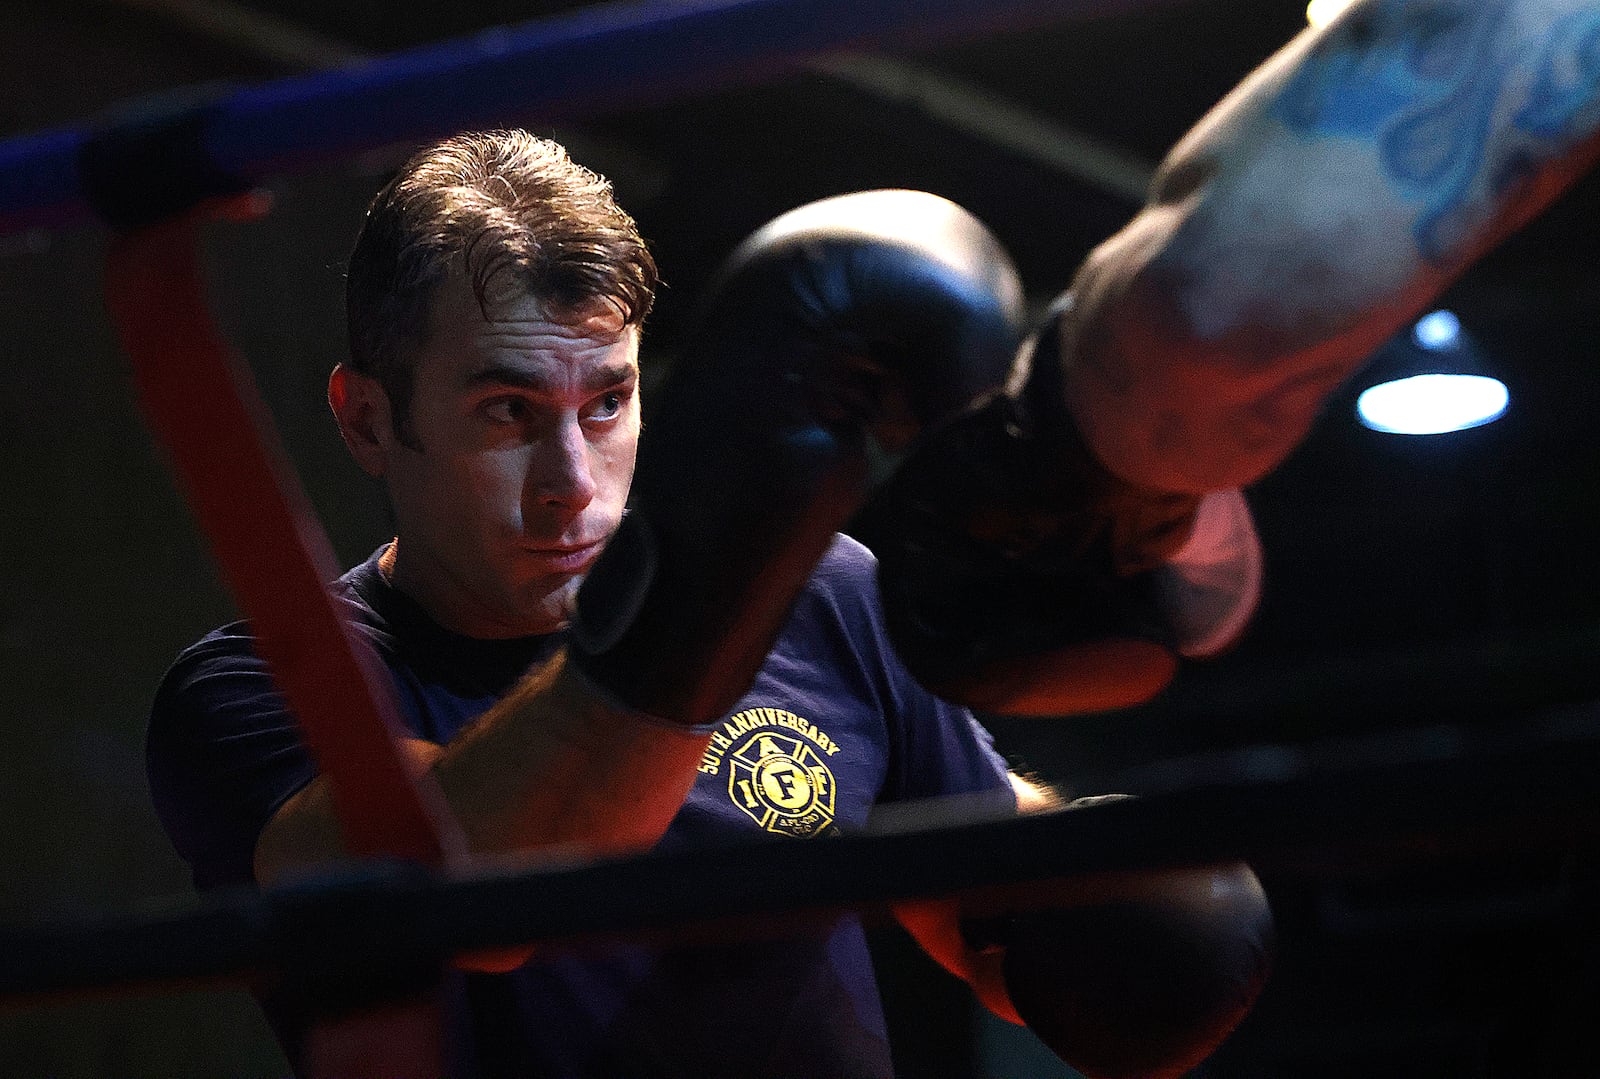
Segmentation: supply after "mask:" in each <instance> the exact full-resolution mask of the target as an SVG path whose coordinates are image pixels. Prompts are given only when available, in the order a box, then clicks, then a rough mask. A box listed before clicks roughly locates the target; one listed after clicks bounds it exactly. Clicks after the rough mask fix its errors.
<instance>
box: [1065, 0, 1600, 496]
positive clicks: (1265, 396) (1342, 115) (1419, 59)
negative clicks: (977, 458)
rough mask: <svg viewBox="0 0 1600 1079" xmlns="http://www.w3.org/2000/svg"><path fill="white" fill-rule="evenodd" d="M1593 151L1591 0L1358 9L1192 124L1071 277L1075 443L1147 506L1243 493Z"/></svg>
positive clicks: (1595, 29) (1595, 81)
mask: <svg viewBox="0 0 1600 1079" xmlns="http://www.w3.org/2000/svg"><path fill="white" fill-rule="evenodd" d="M1597 133H1600V0H1358V2H1357V3H1356V4H1355V5H1354V6H1353V7H1351V8H1350V9H1349V10H1348V11H1347V12H1346V13H1345V15H1343V16H1342V17H1341V18H1339V19H1338V20H1336V21H1335V22H1334V23H1333V24H1332V25H1331V26H1329V27H1327V28H1326V29H1324V30H1323V31H1321V32H1317V33H1312V32H1307V33H1306V34H1303V35H1301V36H1300V37H1299V38H1297V39H1296V40H1295V41H1293V42H1291V43H1290V44H1289V45H1288V46H1286V47H1285V48H1284V49H1283V50H1282V51H1280V52H1279V53H1278V54H1277V55H1276V56H1274V57H1273V58H1272V59H1271V60H1269V61H1268V62H1267V63H1266V64H1264V65H1262V67H1261V68H1259V69H1258V70H1257V71H1256V72H1254V73H1253V74H1252V75H1251V76H1250V77H1249V78H1247V79H1246V80H1245V81H1244V82H1243V83H1242V84H1240V86H1239V88H1238V89H1237V90H1235V91H1234V92H1233V93H1232V94H1230V95H1229V96H1228V97H1227V98H1226V99H1225V100H1224V101H1223V102H1221V103H1220V104H1219V105H1218V106H1217V107H1216V108H1215V109H1213V110H1212V111H1211V112H1210V113H1209V114H1207V116H1206V117H1205V118H1204V119H1203V120H1202V121H1201V122H1200V123H1199V124H1198V125H1197V126H1196V127H1195V129H1194V130H1193V131H1192V132H1190V134H1189V135H1188V136H1186V137H1185V138H1184V139H1183V141H1182V142H1180V143H1179V144H1178V146H1177V147H1176V148H1175V149H1174V150H1173V152H1172V154H1171V155H1170V156H1169V158H1168V160H1167V162H1166V164H1165V165H1164V166H1163V168H1162V170H1161V174H1160V176H1158V177H1157V180H1156V183H1155V185H1154V189H1153V195H1152V200H1151V203H1150V205H1149V206H1147V207H1146V208H1145V210H1144V211H1143V212H1142V213H1140V214H1139V215H1138V216H1137V217H1136V218H1135V219H1134V220H1133V221H1132V222H1131V223H1130V224H1129V225H1128V227H1127V228H1125V229H1123V230H1122V231H1121V232H1120V233H1119V234H1118V235H1117V236H1115V237H1113V238H1112V239H1111V240H1109V241H1107V242H1106V243H1105V244H1103V245H1102V246H1101V247H1100V248H1099V249H1097V250H1096V252H1095V253H1094V254H1093V255H1092V256H1091V258H1090V259H1089V261H1088V262H1087V263H1086V264H1085V266H1084V267H1083V268H1082V269H1081V270H1080V271H1079V274H1078V275H1077V277H1076V279H1075V280H1074V284H1073V287H1074V289H1075V291H1076V292H1077V294H1078V300H1079V302H1078V305H1077V308H1076V309H1075V319H1074V320H1073V322H1072V324H1071V325H1069V326H1067V327H1066V330H1065V337H1064V340H1063V353H1064V354H1065V355H1070V356H1071V357H1072V366H1071V367H1070V368H1069V373H1068V377H1067V386H1068V388H1067V395H1068V399H1069V403H1070V405H1071V407H1072V408H1073V410H1074V414H1075V415H1076V416H1077V417H1078V419H1079V422H1080V425H1081V426H1082V427H1083V429H1084V432H1085V437H1086V438H1087V439H1088V440H1089V444H1090V445H1091V446H1092V447H1093V448H1094V450H1095V452H1096V453H1097V454H1099V455H1100V457H1101V459H1102V460H1103V461H1105V462H1107V463H1108V464H1109V465H1110V466H1111V467H1112V468H1113V470H1114V471H1117V472H1119V473H1120V474H1121V475H1123V476H1125V477H1127V478H1129V479H1134V480H1136V481H1139V482H1143V483H1147V484H1150V485H1152V486H1159V487H1165V488H1168V489H1183V490H1190V491H1197V490H1207V489H1213V488H1217V487H1223V486H1228V485H1231V484H1238V483H1244V482H1249V481H1250V480H1253V479H1255V478H1257V477H1259V476H1260V475H1262V474H1263V473H1265V472H1266V471H1267V470H1269V469H1270V468H1272V467H1273V466H1274V465H1275V464H1276V463H1277V462H1278V461H1280V460H1282V458H1283V456H1284V455H1285V454H1287V453H1288V451H1289V450H1290V449H1291V448H1292V447H1293V446H1294V444H1295V442H1296V441H1297V440H1298V439H1299V438H1300V437H1301V436H1302V435H1303V434H1304V433H1305V431H1306V430H1307V429H1308V428H1309V426H1310V424H1311V423H1312V421H1313V420H1314V418H1315V416H1316V414H1317V411H1318V410H1319V408H1320V406H1321V403H1322V402H1323V401H1324V400H1325V399H1326V397H1327V395H1328V393H1330V392H1331V391H1332V390H1333V389H1334V387H1336V386H1337V385H1338V383H1339V382H1340V381H1341V380H1342V379H1343V378H1345V377H1347V376H1348V375H1349V374H1350V373H1351V372H1353V371H1354V370H1355V369H1356V368H1358V367H1359V366H1360V365H1361V363H1362V362H1363V361H1364V360H1365V358H1366V357H1367V356H1368V355H1370V354H1371V352H1372V351H1373V350H1374V349H1375V348H1376V347H1377V346H1378V345H1379V344H1381V343H1382V342H1383V341H1384V340H1385V339H1386V338H1388V337H1389V336H1390V335H1391V334H1393V333H1394V332H1395V331H1396V330H1398V329H1399V328H1400V327H1401V326H1402V325H1404V324H1405V322H1406V320H1408V319H1411V318H1414V317H1415V316H1416V315H1417V314H1418V312H1419V311H1420V310H1421V309H1422V308H1423V306H1424V305H1425V304H1427V303H1429V302H1430V301H1431V300H1432V299H1433V298H1434V297H1435V296H1437V295H1438V294H1439V292H1440V291H1442V290H1443V289H1444V288H1445V287H1446V286H1447V285H1448V284H1449V283H1450V281H1451V280H1452V279H1453V278H1454V277H1455V276H1456V275H1457V274H1459V273H1460V272H1461V271H1462V270H1464V269H1465V268H1466V267H1467V266H1468V265H1469V264H1470V263H1471V262H1472V261H1473V260H1474V259H1476V258H1477V257H1479V256H1480V255H1482V254H1483V253H1484V252H1485V251H1486V250H1488V249H1489V248H1490V247H1492V246H1493V245H1494V244H1495V243H1497V242H1498V241H1499V240H1500V239H1502V238H1503V237H1504V236H1506V235H1507V234H1508V233H1509V232H1511V231H1512V230H1513V229H1515V228H1516V227H1517V226H1519V225H1521V224H1522V223H1523V222H1525V221H1526V220H1527V219H1528V218H1530V217H1531V216H1532V215H1533V214H1534V213H1535V212H1537V211H1538V210H1539V209H1540V208H1541V207H1543V206H1544V205H1545V204H1547V203H1548V202H1549V201H1550V200H1551V199H1553V198H1554V197H1555V196H1556V195H1557V194H1559V193H1560V191H1561V190H1562V189H1564V188H1565V187H1566V186H1567V185H1568V184H1570V183H1571V181H1572V180H1573V179H1575V178H1576V177H1577V176H1578V175H1579V174H1580V173H1581V172H1582V171H1583V169H1584V168H1586V167H1587V166H1588V164H1590V163H1591V162H1592V161H1593V160H1594V158H1595V156H1596V154H1597V152H1600V137H1597Z"/></svg>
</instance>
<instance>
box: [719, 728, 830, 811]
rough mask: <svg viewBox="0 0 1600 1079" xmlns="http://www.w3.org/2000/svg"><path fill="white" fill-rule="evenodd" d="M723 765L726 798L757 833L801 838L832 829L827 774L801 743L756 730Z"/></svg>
mask: <svg viewBox="0 0 1600 1079" xmlns="http://www.w3.org/2000/svg"><path fill="white" fill-rule="evenodd" d="M784 715H785V716H786V717H787V715H788V714H787V713H784ZM800 722H801V723H803V722H804V721H800ZM727 760H728V762H729V764H730V765H731V767H730V768H729V769H728V797H730V798H732V799H733V804H734V805H736V806H738V807H739V808H740V809H742V810H744V811H745V813H747V814H748V815H749V816H750V819H751V820H753V821H755V822H756V823H757V824H758V825H760V826H761V827H762V828H765V829H766V830H767V831H769V832H777V833H779V834H780V835H792V836H797V837H801V838H804V837H806V836H813V835H816V834H817V833H819V832H821V831H823V830H824V829H826V828H828V827H829V826H830V825H832V824H833V773H832V772H830V771H829V770H828V766H827V765H826V764H824V763H823V760H822V756H821V754H819V753H818V752H817V748H816V747H815V746H813V745H812V744H811V743H810V742H809V741H808V740H807V739H806V738H804V737H802V736H801V735H798V734H793V733H791V732H790V731H788V730H784V729H782V728H774V727H766V728H758V729H756V730H754V731H751V732H750V734H749V735H748V736H747V737H746V738H744V739H743V740H741V741H739V742H738V743H736V744H735V745H734V746H733V747H732V748H731V749H730V750H729V752H728V756H727Z"/></svg>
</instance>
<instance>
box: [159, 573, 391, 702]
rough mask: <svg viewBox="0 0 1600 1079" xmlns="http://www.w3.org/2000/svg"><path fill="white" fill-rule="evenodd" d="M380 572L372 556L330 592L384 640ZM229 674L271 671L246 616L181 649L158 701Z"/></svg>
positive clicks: (366, 631) (370, 633) (371, 635)
mask: <svg viewBox="0 0 1600 1079" xmlns="http://www.w3.org/2000/svg"><path fill="white" fill-rule="evenodd" d="M376 572H377V569H376V566H375V564H374V562H373V560H372V559H368V560H367V561H366V562H363V563H360V564H358V565H357V566H355V567H354V568H353V569H351V570H350V571H349V572H347V573H345V574H344V575H342V576H341V577H339V578H338V579H337V580H335V581H333V582H332V583H331V584H329V586H328V591H329V593H330V594H331V595H332V596H333V599H334V601H335V602H336V603H337V604H338V605H339V607H340V609H341V612H342V613H343V614H344V615H345V617H346V618H348V619H349V621H350V623H351V624H352V625H354V626H356V627H357V628H358V629H359V630H360V631H362V632H363V634H364V635H366V636H367V637H368V638H369V639H374V643H381V640H380V639H381V637H382V636H383V635H384V633H385V632H386V628H387V627H386V624H385V622H384V620H383V617H382V616H381V615H380V614H379V613H378V612H377V611H376V610H375V609H374V607H373V604H372V602H371V600H370V589H371V583H372V582H371V580H370V578H371V577H372V576H373V575H374V574H375V573H376ZM229 673H239V674H266V673H267V672H266V664H265V662H264V661H263V660H262V659H261V657H260V655H259V654H258V651H257V648H256V636H255V631H254V629H253V627H252V626H251V624H250V623H249V621H247V620H245V619H239V620H237V621H233V622H228V623H226V624H225V625H221V626H218V627H217V628H216V629H213V630H211V631H210V632H209V633H207V634H205V635H204V636H202V637H201V638H200V639H199V640H197V641H195V642H193V643H192V644H189V645H187V646H186V647H184V648H183V649H181V650H180V651H179V652H178V654H177V656H176V657H175V658H174V660H173V662H172V665H171V666H170V667H168V669H167V672H166V674H165V676H164V677H163V678H162V680H161V685H160V688H159V689H158V690H157V699H158V703H159V701H160V699H161V698H162V697H163V696H166V695H169V694H171V693H172V692H174V691H175V690H178V689H181V688H183V687H184V686H185V685H187V684H188V683H191V682H193V681H194V680H195V679H197V678H204V677H212V676H217V675H224V674H229Z"/></svg>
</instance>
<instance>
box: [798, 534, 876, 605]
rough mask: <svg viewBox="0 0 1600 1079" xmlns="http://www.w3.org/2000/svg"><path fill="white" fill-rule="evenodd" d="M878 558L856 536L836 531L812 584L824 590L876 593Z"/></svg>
mask: <svg viewBox="0 0 1600 1079" xmlns="http://www.w3.org/2000/svg"><path fill="white" fill-rule="evenodd" d="M877 573H878V560H877V558H876V557H874V555H873V553H872V552H871V551H870V550H868V549H867V548H866V547H865V546H863V545H862V544H861V543H859V542H858V541H856V540H853V539H851V538H850V537H849V536H846V535H844V534H843V533H836V534H835V535H834V537H833V542H832V543H831V544H830V545H829V546H828V549H827V551H825V552H824V553H823V555H822V557H821V558H820V559H818V560H817V566H816V569H815V570H813V571H812V574H811V581H810V584H809V587H810V588H812V589H814V590H819V591H823V592H831V593H839V594H850V595H864V596H868V597H871V596H875V595H876V594H877V589H878V576H877Z"/></svg>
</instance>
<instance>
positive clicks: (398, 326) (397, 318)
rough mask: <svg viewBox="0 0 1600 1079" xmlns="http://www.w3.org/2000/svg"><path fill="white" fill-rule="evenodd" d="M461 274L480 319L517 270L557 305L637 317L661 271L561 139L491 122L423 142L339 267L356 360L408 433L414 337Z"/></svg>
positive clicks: (630, 321) (523, 282)
mask: <svg viewBox="0 0 1600 1079" xmlns="http://www.w3.org/2000/svg"><path fill="white" fill-rule="evenodd" d="M458 273H459V274H462V275H464V276H465V278H466V280H467V281H468V282H470V284H471V285H472V289H473V292H474V294H476V296H477V298H478V307H479V309H480V310H482V311H483V312H484V317H485V318H487V317H488V295H489V288H490V285H491V283H492V282H494V281H495V279H496V278H498V277H500V276H501V275H510V277H511V283H512V284H514V285H515V286H517V287H519V288H520V289H522V290H523V291H525V292H526V293H527V294H528V295H529V296H531V297H533V298H534V299H536V300H538V301H539V302H540V303H541V304H542V305H543V306H544V308H545V309H546V311H548V312H549V314H550V317H552V318H556V319H560V318H562V317H565V316H567V315H578V314H580V313H582V312H585V311H586V310H587V309H589V308H590V307H592V306H594V305H595V304H606V305H609V306H611V307H613V308H615V309H616V311H617V312H618V313H619V314H620V315H621V316H622V318H623V320H624V321H625V323H626V324H627V325H630V326H636V325H638V324H640V323H642V322H643V321H644V319H645V316H646V315H648V314H649V313H650V306H651V304H652V303H653V302H654V300H655V288H656V283H657V277H656V264H655V260H654V259H653V258H651V256H650V252H649V251H648V250H646V248H645V245H644V240H643V239H641V238H640V236H639V230H638V228H637V227H636V226H635V225H634V222H633V218H631V217H629V216H628V215H627V213H625V212H624V211H623V210H622V209H621V208H620V207H619V206H617V204H616V203H615V202H614V201H613V200H612V197H611V185H610V184H609V183H607V182H606V181H605V179H603V178H602V177H600V176H597V175H596V174H594V173H593V172H590V171H589V170H588V169H586V168H584V167H583V166H581V165H579V164H577V163H575V162H574V161H572V159H571V158H569V157H568V156H567V151H566V150H565V149H564V148H563V147H562V146H560V145H559V144H557V143H554V142H551V141H550V140H548V139H541V138H536V137H535V136H533V135H530V134H528V133H527V132H526V131H488V132H481V133H471V134H464V135H458V136H456V137H455V138H452V139H447V140H446V141H444V142H442V143H439V144H438V145H436V146H432V147H429V148H428V149H425V150H423V151H421V152H420V153H418V154H417V155H416V156H414V157H413V158H412V159H411V160H410V161H408V162H406V163H405V165H403V166H402V167H401V169H400V172H399V174H398V175H396V176H395V177H394V179H392V180H390V181H389V182H388V183H387V184H385V185H384V187H383V189H382V190H381V191H379V192H378V194H377V196H376V197H375V198H374V199H373V200H372V206H371V207H370V208H369V209H368V210H367V217H366V221H365V222H364V223H363V224H362V227H361V235H360V236H359V237H357V239H356V246H355V250H354V251H353V252H352V253H351V255H350V266H349V272H348V275H347V276H346V279H345V308H346V313H347V317H348V323H349V332H350V365H351V367H352V368H354V369H355V370H356V371H358V372H360V373H361V374H364V375H369V376H371V377H373V378H376V379H377V380H378V382H379V384H380V385H381V386H382V387H383V389H384V392H385V393H386V394H387V395H388V397H389V407H390V409H391V410H392V411H393V418H394V424H395V430H396V432H397V433H398V435H399V437H400V438H402V439H404V440H405V441H407V442H408V443H412V444H414V434H413V431H412V427H411V395H412V390H413V388H414V383H415V368H414V349H415V348H416V347H417V346H419V345H421V344H424V343H425V342H426V341H427V337H428V333H429V326H428V316H429V311H430V310H431V309H432V306H433V299H434V296H435V295H436V294H437V292H438V288H439V286H440V284H441V283H443V282H444V281H445V280H447V279H448V278H449V277H450V276H451V275H452V274H458Z"/></svg>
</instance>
